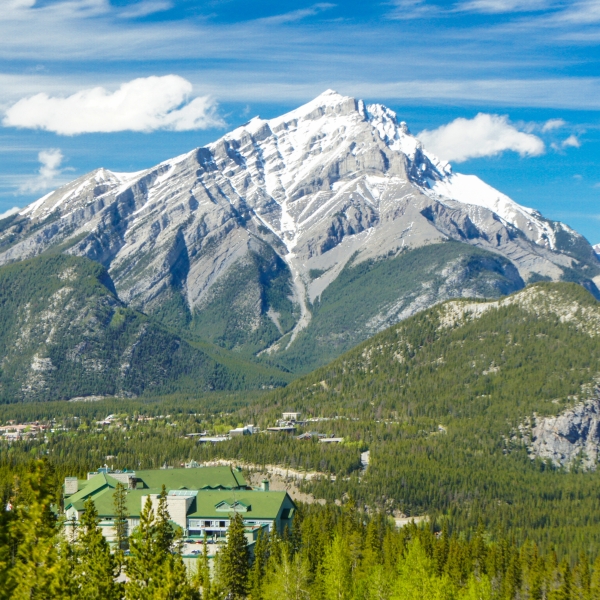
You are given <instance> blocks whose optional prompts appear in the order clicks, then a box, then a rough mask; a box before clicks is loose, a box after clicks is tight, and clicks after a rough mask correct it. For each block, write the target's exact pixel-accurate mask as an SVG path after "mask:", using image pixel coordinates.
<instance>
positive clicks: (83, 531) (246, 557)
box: [0, 461, 600, 600]
mask: <svg viewBox="0 0 600 600" xmlns="http://www.w3.org/2000/svg"><path fill="white" fill-rule="evenodd" d="M48 470H49V466H48V465H47V463H45V462H43V461H36V462H35V463H32V465H31V466H30V468H29V469H28V470H27V472H26V473H25V474H24V475H23V476H22V477H21V478H20V479H19V481H18V482H16V484H15V487H14V490H15V491H14V495H13V498H12V499H11V503H10V505H9V506H7V509H9V510H3V511H2V513H1V517H0V598H1V599H4V598H7V599H8V598H10V599H19V600H20V599H25V598H27V599H54V598H56V599H61V600H62V599H64V600H67V599H68V600H71V599H75V598H77V599H86V600H87V599H89V600H92V599H98V600H100V599H103V600H113V599H114V600H117V599H125V600H144V599H148V600H149V599H157V600H159V599H160V600H171V599H172V600H176V599H182V600H200V598H203V599H205V600H225V599H228V600H244V599H248V600H304V599H306V600H308V599H315V600H421V599H422V600H432V599H433V600H600V559H599V558H596V559H595V561H592V560H591V559H590V558H589V557H587V556H586V555H584V554H582V555H580V556H579V557H578V558H577V559H576V560H574V561H570V560H568V559H567V558H563V559H562V560H559V558H558V556H557V554H556V552H555V551H554V550H550V551H547V552H542V551H541V550H540V549H539V548H538V546H537V545H536V544H535V543H533V542H530V541H526V542H525V543H523V544H517V543H516V542H515V540H514V538H510V537H502V536H498V535H494V534H493V533H492V532H490V531H486V530H485V529H484V527H483V526H480V527H479V528H478V529H477V531H476V532H475V533H474V534H473V535H471V536H466V535H461V534H460V533H457V532H456V531H454V532H451V529H450V527H449V526H448V525H449V524H448V522H447V521H444V522H443V523H442V524H441V527H439V526H438V524H436V523H429V524H428V525H427V526H424V527H418V526H417V525H415V524H414V523H413V524H411V525H409V526H407V527H404V528H401V529H397V528H396V527H395V524H394V523H393V521H392V520H390V519H389V518H388V517H387V516H386V515H384V514H383V513H381V512H374V513H368V512H364V511H361V510H358V508H357V506H356V504H355V503H354V502H353V501H352V500H351V499H347V500H346V502H345V503H344V505H343V506H341V507H340V506H337V505H335V504H328V505H325V506H321V505H318V504H315V505H301V506H300V508H299V510H298V512H297V514H296V516H295V518H294V521H293V526H292V528H291V529H285V530H284V531H283V532H280V533H278V532H276V531H273V532H272V533H271V534H264V535H259V537H258V540H257V541H256V542H255V543H254V544H253V546H252V547H249V546H248V544H247V540H246V536H245V534H244V525H243V521H242V517H241V516H240V515H239V514H235V515H234V516H233V518H232V523H231V527H230V529H229V532H228V537H227V542H226V543H225V544H224V545H223V547H222V549H221V550H220V551H219V552H218V554H217V556H216V559H215V564H214V567H213V568H211V566H210V561H209V557H208V544H204V545H203V548H204V551H203V554H202V555H201V556H200V557H199V558H198V559H197V561H196V562H197V567H196V568H195V569H192V570H191V572H190V571H188V570H187V569H186V567H185V565H184V562H183V559H182V557H181V554H180V551H181V544H182V537H181V531H178V530H177V529H176V528H174V527H173V525H172V523H171V522H170V519H169V514H168V511H167V503H166V492H165V490H163V492H162V493H161V494H160V496H159V499H158V503H157V505H156V509H154V508H153V505H152V503H151V502H150V501H148V502H147V503H146V505H145V506H144V508H143V510H142V513H141V515H140V524H139V526H138V527H136V528H135V530H134V531H133V533H132V535H131V537H129V539H128V540H125V538H124V534H123V533H122V532H121V533H120V534H119V533H118V534H117V537H118V538H119V539H118V540H117V544H116V546H115V547H114V548H112V549H111V548H110V546H109V544H108V542H107V541H106V540H105V538H104V537H103V535H102V532H101V530H100V528H99V526H98V522H99V519H98V514H97V511H96V509H95V507H94V504H93V502H92V501H91V500H88V501H87V502H86V504H85V510H84V513H83V516H82V517H81V519H80V523H79V524H78V527H77V530H76V534H75V533H74V532H73V530H72V529H71V528H70V527H69V523H68V522H64V520H61V519H59V518H57V515H56V513H55V505H54V503H55V501H56V498H55V492H54V490H53V488H52V486H51V485H49V482H50V481H51V477H50V476H49V475H50V474H49V472H48ZM115 502H117V503H118V502H119V491H118V490H117V492H116V493H115ZM121 516H123V515H121ZM126 546H128V550H127V552H125V551H124V550H125V547H126Z"/></svg>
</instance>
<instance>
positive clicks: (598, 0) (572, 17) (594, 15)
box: [554, 0, 600, 25]
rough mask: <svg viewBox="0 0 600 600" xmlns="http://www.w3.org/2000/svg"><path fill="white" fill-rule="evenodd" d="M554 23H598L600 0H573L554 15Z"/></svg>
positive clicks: (599, 18) (599, 19) (599, 20)
mask: <svg viewBox="0 0 600 600" xmlns="http://www.w3.org/2000/svg"><path fill="white" fill-rule="evenodd" d="M554 20H555V22H556V24H560V25H565V24H575V25H587V24H593V23H600V0H575V1H574V2H572V3H570V4H569V5H568V8H566V9H565V10H562V11H560V13H558V14H556V15H555V17H554Z"/></svg>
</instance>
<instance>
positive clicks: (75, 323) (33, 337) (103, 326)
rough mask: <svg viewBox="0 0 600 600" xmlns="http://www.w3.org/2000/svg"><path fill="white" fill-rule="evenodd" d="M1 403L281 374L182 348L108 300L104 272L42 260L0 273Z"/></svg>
mask: <svg viewBox="0 0 600 600" xmlns="http://www.w3.org/2000/svg"><path fill="white" fill-rule="evenodd" d="M0 365H1V367H0V402H2V403H10V402H18V401H39V400H65V399H71V398H73V397H87V396H113V395H120V396H129V397H131V396H136V395H139V394H142V393H149V392H150V393H152V392H155V393H166V392H170V391H175V390H181V389H194V390H196V391H198V390H213V389H239V388H247V387H261V386H262V385H270V384H279V385H281V384H283V383H284V382H285V381H286V376H285V375H284V374H282V373H279V372H277V371H275V370H272V369H269V368H265V367H261V366H257V365H255V364H250V363H247V362H245V361H241V360H239V359H238V358H236V357H234V356H233V355H232V354H231V353H228V352H227V351H225V350H222V349H220V348H216V347H212V346H211V345H210V344H201V345H200V344H196V345H194V344H193V343H188V342H186V341H185V340H183V339H181V338H180V337H178V336H177V335H175V334H173V333H172V332H170V331H169V330H167V329H165V328H164V327H163V326H161V325H160V324H157V323H155V322H153V321H152V320H151V319H149V318H148V317H147V316H146V315H144V314H142V313H140V312H137V311H134V310H131V309H129V308H127V307H126V306H125V305H124V304H123V303H122V302H121V301H120V300H119V299H118V297H117V296H116V293H115V291H114V286H113V284H112V281H111V279H110V277H109V276H108V274H107V272H106V270H105V269H104V267H102V266H101V265H100V264H98V263H95V262H93V261H91V260H89V259H85V258H79V257H74V256H68V255H60V254H56V255H49V256H41V257H38V258H35V259H31V260H27V261H22V262H18V263H15V264H11V265H8V266H5V267H2V268H1V269H0Z"/></svg>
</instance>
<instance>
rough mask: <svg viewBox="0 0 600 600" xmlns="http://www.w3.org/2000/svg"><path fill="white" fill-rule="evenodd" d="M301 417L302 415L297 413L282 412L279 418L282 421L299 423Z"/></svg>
mask: <svg viewBox="0 0 600 600" xmlns="http://www.w3.org/2000/svg"><path fill="white" fill-rule="evenodd" d="M301 416H302V413H299V412H284V413H282V415H281V418H282V419H283V420H284V421H294V422H295V421H299V420H300V417H301Z"/></svg>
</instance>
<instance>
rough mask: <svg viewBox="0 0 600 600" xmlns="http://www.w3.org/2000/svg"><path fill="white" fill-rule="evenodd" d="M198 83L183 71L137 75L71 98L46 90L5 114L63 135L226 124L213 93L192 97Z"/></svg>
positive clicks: (8, 120)
mask: <svg viewBox="0 0 600 600" xmlns="http://www.w3.org/2000/svg"><path fill="white" fill-rule="evenodd" d="M191 92H192V84H191V83H190V82H189V81H187V80H186V79H184V78H183V77H179V76H178V75H166V76H164V77H146V78H140V79H134V80H132V81H129V82H127V83H124V84H123V85H121V87H120V88H119V89H118V90H116V91H115V92H112V93H111V92H109V91H107V90H106V89H104V88H102V87H96V88H91V89H85V90H81V91H79V92H76V93H75V94H73V95H71V96H68V97H66V98H60V97H50V96H48V95H47V94H45V93H42V94H36V95H35V96H31V97H29V98H22V99H21V100H19V101H18V102H17V103H16V104H14V105H13V106H11V107H10V108H9V109H8V110H7V111H6V115H5V117H4V120H3V124H4V125H5V126H6V127H20V128H26V129H45V130H47V131H53V132H55V133H58V134H61V135H76V134H79V133H96V132H103V133H109V132H115V131H146V132H149V131H155V130H157V129H169V130H172V131H188V130H193V129H208V128H210V127H218V126H221V125H223V121H222V120H221V119H220V118H219V117H218V115H217V113H216V104H215V102H214V101H213V100H212V99H211V98H210V97H208V96H203V97H198V98H194V99H193V100H192V101H191V102H187V98H188V97H189V94H190V93H191Z"/></svg>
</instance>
